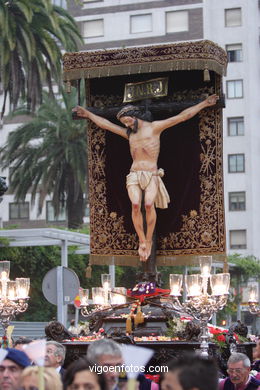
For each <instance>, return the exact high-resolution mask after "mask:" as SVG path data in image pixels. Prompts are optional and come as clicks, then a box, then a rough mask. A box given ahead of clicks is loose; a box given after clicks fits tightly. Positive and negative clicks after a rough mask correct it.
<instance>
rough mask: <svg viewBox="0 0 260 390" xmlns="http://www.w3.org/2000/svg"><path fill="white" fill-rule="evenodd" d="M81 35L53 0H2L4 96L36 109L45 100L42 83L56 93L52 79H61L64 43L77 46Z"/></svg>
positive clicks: (0, 68) (0, 73) (0, 42)
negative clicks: (24, 100)
mask: <svg viewBox="0 0 260 390" xmlns="http://www.w3.org/2000/svg"><path fill="white" fill-rule="evenodd" d="M79 43H82V38H81V36H80V33H79V31H78V28H77V24H76V22H75V21H74V19H73V18H72V17H71V16H70V15H69V14H68V12H67V11H66V10H65V9H63V8H62V7H58V6H56V5H54V4H52V2H51V0H9V1H8V0H0V81H1V83H2V87H3V92H4V99H3V106H2V112H1V119H2V118H3V115H4V112H5V108H6V101H7V97H8V96H9V99H10V103H11V108H12V109H16V107H17V104H18V102H19V99H20V98H23V99H26V101H27V106H28V109H30V110H32V111H34V110H35V108H36V107H37V105H39V104H40V103H41V101H42V89H43V85H47V86H48V88H49V92H50V94H51V95H52V96H53V90H52V81H53V80H55V81H56V82H57V83H58V84H59V83H60V75H61V57H62V53H61V47H63V48H64V49H65V50H66V51H74V50H77V47H78V44H79Z"/></svg>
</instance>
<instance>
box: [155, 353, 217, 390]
mask: <svg viewBox="0 0 260 390" xmlns="http://www.w3.org/2000/svg"><path fill="white" fill-rule="evenodd" d="M167 366H168V372H166V373H164V374H163V375H162V377H161V381H160V382H161V389H162V390H192V389H193V390H208V389H210V390H217V389H218V369H217V365H216V363H215V361H214V360H212V359H206V358H203V357H201V356H198V355H187V356H183V357H181V358H179V359H175V360H171V361H170V362H169V363H168V364H167Z"/></svg>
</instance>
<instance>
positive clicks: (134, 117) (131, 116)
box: [116, 105, 152, 137]
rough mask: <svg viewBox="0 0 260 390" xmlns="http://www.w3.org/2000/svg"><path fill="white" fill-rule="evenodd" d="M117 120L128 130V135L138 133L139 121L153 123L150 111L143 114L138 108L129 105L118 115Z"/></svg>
mask: <svg viewBox="0 0 260 390" xmlns="http://www.w3.org/2000/svg"><path fill="white" fill-rule="evenodd" d="M116 117H117V119H118V120H119V121H120V122H121V123H122V124H123V125H124V126H125V127H126V128H127V135H128V137H129V135H130V134H131V133H136V132H137V130H138V119H141V120H144V121H147V122H151V120H152V115H151V113H150V111H145V112H143V111H142V110H141V109H140V108H139V107H138V106H133V105H127V106H124V107H123V108H121V110H120V111H119V112H118V113H117V116H116Z"/></svg>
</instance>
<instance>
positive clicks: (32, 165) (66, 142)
mask: <svg viewBox="0 0 260 390" xmlns="http://www.w3.org/2000/svg"><path fill="white" fill-rule="evenodd" d="M75 101H76V91H75V90H74V92H72V93H71V94H67V93H65V92H64V90H62V91H61V98H60V99H59V98H58V97H56V98H55V99H54V98H52V97H50V96H49V95H48V94H47V93H46V92H43V104H42V105H41V106H40V107H39V108H38V110H37V112H36V114H35V115H33V116H32V120H31V121H29V122H27V123H24V124H23V125H21V126H20V127H19V128H18V129H17V130H15V131H13V132H11V133H9V137H8V140H7V143H6V145H4V147H3V148H1V149H0V161H1V163H2V164H3V168H7V167H9V166H11V167H12V169H11V170H10V171H11V172H10V182H11V184H10V190H11V191H13V192H14V193H15V196H16V200H18V201H19V200H21V201H23V200H24V199H25V196H26V194H27V193H28V192H29V191H30V192H31V195H32V203H34V202H35V199H36V195H37V194H39V198H38V199H39V200H38V211H39V213H40V212H41V210H42V206H43V203H44V200H45V198H46V195H48V194H51V196H52V203H53V207H54V212H55V215H58V214H59V212H60V207H61V206H63V205H64V204H66V209H67V215H68V227H69V228H79V227H80V226H81V225H82V223H83V215H84V206H85V205H84V199H83V193H86V189H87V185H86V177H87V135H86V124H85V122H84V121H75V120H72V117H71V110H72V107H73V106H74V105H75ZM16 114H19V115H21V114H28V112H27V111H26V110H23V109H19V110H17V111H16Z"/></svg>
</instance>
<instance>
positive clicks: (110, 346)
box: [87, 339, 123, 390]
mask: <svg viewBox="0 0 260 390" xmlns="http://www.w3.org/2000/svg"><path fill="white" fill-rule="evenodd" d="M87 359H88V360H89V361H90V362H91V363H93V364H95V365H96V366H99V367H100V368H101V367H103V369H104V370H103V373H104V375H105V378H106V382H107V386H108V390H115V389H116V388H117V385H118V378H119V374H120V370H119V369H116V367H118V366H122V364H123V357H122V351H121V348H120V346H119V345H118V344H117V343H116V342H115V341H113V340H110V339H101V340H97V341H94V342H93V343H91V344H90V345H89V347H88V351H87ZM121 371H122V370H121Z"/></svg>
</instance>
